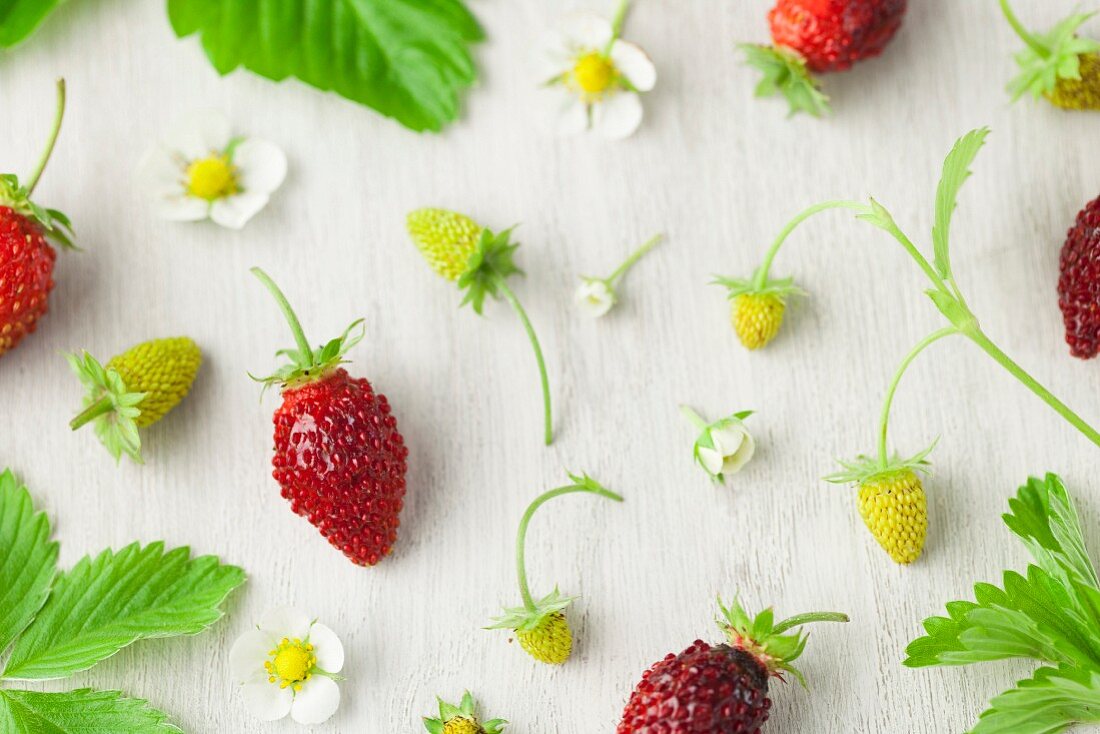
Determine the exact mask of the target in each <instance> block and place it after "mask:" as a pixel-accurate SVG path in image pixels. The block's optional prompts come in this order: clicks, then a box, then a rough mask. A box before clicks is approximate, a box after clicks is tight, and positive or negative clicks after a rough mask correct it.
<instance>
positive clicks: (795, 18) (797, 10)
mask: <svg viewBox="0 0 1100 734" xmlns="http://www.w3.org/2000/svg"><path fill="white" fill-rule="evenodd" d="M906 5H907V0H777V2H776V4H775V7H773V8H772V9H771V10H770V11H769V12H768V24H769V26H770V27H771V35H772V42H773V44H774V45H773V46H759V45H751V44H744V45H742V49H743V50H744V51H745V52H746V55H747V57H748V58H747V60H748V63H749V64H750V65H751V66H754V67H756V68H758V69H759V70H760V71H761V72H763V74H764V79H763V80H762V81H761V82H760V85H759V86H758V87H757V88H756V94H757V96H759V97H768V96H771V95H773V94H776V93H782V94H783V95H784V96H785V97H786V98H787V101H788V102H789V103H790V106H791V113H792V114H794V113H795V112H798V111H804V112H809V113H810V114H812V115H815V116H819V115H821V114H823V113H825V112H827V111H828V109H829V105H828V97H826V96H825V95H824V94H822V92H821V90H820V89H819V88H818V84H817V81H816V80H815V79H814V77H813V74H824V73H827V72H832V71H844V70H846V69H849V68H851V66H852V64H854V63H855V62H857V61H862V60H863V59H869V58H872V57H874V56H878V55H879V54H880V53H882V50H883V49H884V48H886V44H888V43H889V42H890V39H892V38H893V37H894V34H896V33H897V31H898V28H900V27H901V21H902V18H903V17H904V16H905V9H906Z"/></svg>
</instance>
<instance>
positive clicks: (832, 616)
mask: <svg viewBox="0 0 1100 734" xmlns="http://www.w3.org/2000/svg"><path fill="white" fill-rule="evenodd" d="M718 608H719V609H720V610H721V612H722V614H721V616H720V617H718V619H717V620H716V621H717V622H718V626H719V627H720V628H721V629H722V631H723V632H725V633H726V635H727V637H728V638H729V642H730V645H732V646H733V647H738V648H741V649H743V650H745V651H746V652H748V653H749V654H751V655H753V656H755V657H756V658H757V659H758V660H759V661H760V662H761V664H763V665H764V667H765V668H766V669H767V671H768V673H769V674H770V675H773V676H775V677H777V678H780V679H782V678H783V676H784V674H786V673H790V674H791V675H793V676H794V677H795V678H797V679H798V682H799V683H801V684H802V687H803V688H805V687H806V679H805V678H804V677H803V676H802V673H801V672H800V671H799V670H798V669H797V668H795V667H794V666H793V665H791V663H793V662H794V661H795V660H797V659H798V658H799V657H800V656H801V655H802V652H803V651H804V650H805V649H806V638H807V635H806V633H805V632H802V631H796V632H794V633H792V634H786V633H788V632H790V631H791V630H793V629H795V628H796V627H801V626H802V625H805V624H810V623H812V622H847V621H848V615H847V614H842V613H840V612H813V613H810V614H799V615H796V616H794V617H789V618H787V619H785V620H783V621H781V622H776V621H775V612H774V611H772V609H771V608H770V607H769V608H768V609H765V610H764V611H762V612H760V613H759V614H757V615H756V616H755V617H752V616H749V614H748V612H746V611H745V609H744V607H742V606H741V603H740V602H739V601H738V599H737V597H736V596H735V597H734V599H733V602H732V603H731V604H730V605H729V606H728V607H727V606H726V605H725V604H723V603H722V599H721V597H719V599H718Z"/></svg>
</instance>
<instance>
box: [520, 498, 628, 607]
mask: <svg viewBox="0 0 1100 734" xmlns="http://www.w3.org/2000/svg"><path fill="white" fill-rule="evenodd" d="M575 492H589V493H591V494H598V495H600V496H601V497H606V498H608V499H610V500H615V501H616V502H622V501H623V498H622V496H620V495H618V494H616V493H614V492H612V491H611V490H608V489H603V488H602V487H600V488H596V487H590V486H585V485H583V484H567V485H566V486H564V487H558V488H557V489H551V490H550V491H549V492H546V493H544V494H541V495H539V496H538V497H537V498H536V499H535V501H534V502H532V503H531V504H530V505H528V507H527V511H526V512H524V513H523V519H521V520H520V521H519V532H518V533H516V575H517V576H518V577H519V593H520V595H521V596H522V597H523V605H524V606H525V607H527V609H528V611H532V612H533V611H535V610H536V609H537V606H536V604H535V600H534V598H533V597H532V596H531V588H530V587H529V586H528V585H527V561H526V550H527V526H528V525H529V524H530V523H531V518H532V517H533V516H534V514H535V511H536V510H538V509H539V508H540V507H542V506H543V505H544V504H546V503H547V502H549V501H550V500H552V499H554V498H555V497H560V496H562V495H563V494H573V493H575Z"/></svg>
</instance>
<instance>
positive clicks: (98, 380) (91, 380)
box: [65, 352, 146, 464]
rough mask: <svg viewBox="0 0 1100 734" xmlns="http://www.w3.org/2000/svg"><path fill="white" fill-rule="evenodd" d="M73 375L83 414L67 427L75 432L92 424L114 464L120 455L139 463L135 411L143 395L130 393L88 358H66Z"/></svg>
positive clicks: (109, 371)
mask: <svg viewBox="0 0 1100 734" xmlns="http://www.w3.org/2000/svg"><path fill="white" fill-rule="evenodd" d="M65 358H66V359H67V360H68V361H69V366H70V367H72V370H73V373H75V374H76V376H77V377H78V378H79V379H80V381H81V382H82V383H83V384H84V387H85V390H86V393H85V395H84V410H83V411H82V412H81V413H80V414H79V415H77V416H76V417H75V418H73V419H72V421H71V422H70V423H69V426H70V427H71V428H72V429H73V430H74V431H75V430H77V429H78V428H80V427H82V426H84V425H86V424H88V423H93V424H94V425H95V434H96V436H97V437H98V438H99V440H100V441H101V442H102V443H103V445H104V446H105V447H106V448H107V451H109V452H110V454H111V456H113V457H114V459H115V461H116V462H117V461H118V460H119V459H120V458H121V456H122V454H123V453H125V454H126V455H127V456H129V457H130V458H131V459H133V460H134V461H135V462H137V463H139V464H140V463H142V458H141V436H140V435H138V427H137V417H138V416H139V415H141V409H140V408H139V407H138V406H139V405H140V404H141V401H143V400H144V399H145V395H146V393H143V392H130V391H129V390H127V389H126V383H125V382H123V380H122V377H121V376H120V375H119V374H118V372H116V371H115V370H113V369H108V368H106V367H104V366H103V365H102V364H100V363H99V361H98V360H97V359H96V358H95V357H93V356H92V355H90V354H88V352H82V353H81V354H66V355H65Z"/></svg>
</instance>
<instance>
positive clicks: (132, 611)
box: [3, 542, 245, 680]
mask: <svg viewBox="0 0 1100 734" xmlns="http://www.w3.org/2000/svg"><path fill="white" fill-rule="evenodd" d="M244 578H245V577H244V572H243V571H242V570H241V569H239V568H237V567H235V566H226V565H222V564H221V563H219V561H218V559H217V558H215V557H213V556H202V557H200V558H195V559H191V552H190V550H189V549H188V548H186V547H184V548H177V549H175V550H172V551H170V552H168V553H165V552H164V544H163V543H159V542H158V543H152V544H150V545H148V546H145V547H144V548H142V547H140V546H139V545H138V544H137V543H134V544H132V545H129V546H127V547H125V548H123V549H122V550H120V551H119V552H118V553H114V552H112V551H109V550H107V551H104V552H103V553H101V554H100V555H99V556H97V557H96V558H95V559H92V558H89V557H85V558H84V559H83V560H81V561H80V562H79V563H78V564H77V565H76V567H75V568H73V569H72V570H71V571H69V572H67V573H64V574H62V575H61V576H60V577H59V578H58V580H57V583H56V584H54V588H53V592H52V593H51V594H50V598H49V600H48V601H47V602H46V606H45V607H43V609H42V611H41V613H40V614H39V615H38V618H37V619H35V621H34V622H33V623H32V624H31V626H30V627H28V628H27V630H26V632H24V633H23V635H22V636H21V637H20V638H19V640H18V641H17V642H16V643H15V647H14V648H13V649H12V654H11V657H10V658H9V659H8V664H7V668H6V669H5V670H4V674H3V675H4V677H5V678H17V679H24V680H25V679H38V680H41V679H51V678H63V677H65V676H67V675H71V674H72V673H75V672H78V671H81V670H86V669H88V668H90V667H92V666H93V665H95V664H96V663H98V662H99V661H100V660H103V659H105V658H108V657H110V656H111V655H114V654H115V653H116V652H118V651H119V650H121V649H122V648H123V647H126V646H127V645H130V644H131V643H133V642H136V641H137V640H142V639H148V638H154V637H170V636H173V635H186V634H196V633H198V632H201V631H203V630H204V629H206V628H207V627H209V626H210V625H211V624H213V623H214V622H216V621H217V620H218V619H219V618H220V617H221V616H222V611H221V609H220V607H221V603H222V601H223V600H224V599H225V597H226V596H227V595H228V594H229V593H230V592H231V591H233V589H235V588H237V587H238V586H240V585H241V584H242V583H243V582H244Z"/></svg>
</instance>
